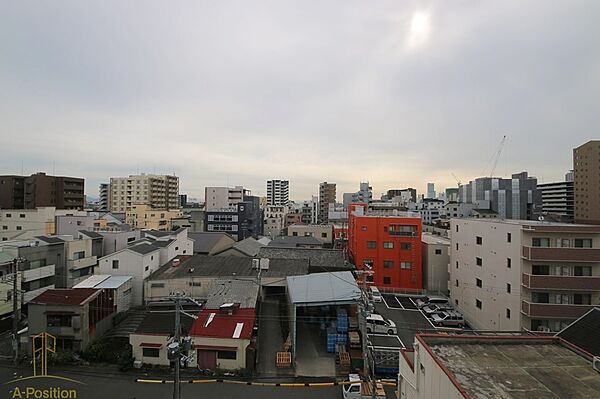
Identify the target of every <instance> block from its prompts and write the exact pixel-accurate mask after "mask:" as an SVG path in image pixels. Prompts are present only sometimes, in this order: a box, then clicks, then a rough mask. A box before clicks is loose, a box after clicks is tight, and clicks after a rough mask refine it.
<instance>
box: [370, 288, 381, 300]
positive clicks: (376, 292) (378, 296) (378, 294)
mask: <svg viewBox="0 0 600 399" xmlns="http://www.w3.org/2000/svg"><path fill="white" fill-rule="evenodd" d="M370 289H371V298H373V302H383V297H382V296H381V292H379V289H377V287H370Z"/></svg>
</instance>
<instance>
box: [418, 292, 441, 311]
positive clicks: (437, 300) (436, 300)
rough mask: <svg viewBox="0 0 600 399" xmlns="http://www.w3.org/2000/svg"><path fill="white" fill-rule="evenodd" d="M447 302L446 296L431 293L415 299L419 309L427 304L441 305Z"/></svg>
mask: <svg viewBox="0 0 600 399" xmlns="http://www.w3.org/2000/svg"><path fill="white" fill-rule="evenodd" d="M447 303H448V298H446V297H445V296H438V295H431V296H426V297H423V298H419V299H417V300H416V301H415V304H416V305H417V307H418V308H419V309H421V308H423V307H425V306H427V305H443V304H447Z"/></svg>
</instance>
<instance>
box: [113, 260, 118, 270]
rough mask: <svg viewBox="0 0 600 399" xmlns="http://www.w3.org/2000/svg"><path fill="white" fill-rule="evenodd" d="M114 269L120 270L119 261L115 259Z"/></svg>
mask: <svg viewBox="0 0 600 399" xmlns="http://www.w3.org/2000/svg"><path fill="white" fill-rule="evenodd" d="M112 268H113V269H118V268H119V260H118V259H115V260H113V261H112Z"/></svg>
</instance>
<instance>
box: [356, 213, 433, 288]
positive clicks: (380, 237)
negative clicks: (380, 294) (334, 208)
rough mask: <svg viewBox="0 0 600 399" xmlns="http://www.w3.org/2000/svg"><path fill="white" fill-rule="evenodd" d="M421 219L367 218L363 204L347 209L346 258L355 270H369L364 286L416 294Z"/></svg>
mask: <svg viewBox="0 0 600 399" xmlns="http://www.w3.org/2000/svg"><path fill="white" fill-rule="evenodd" d="M421 230H422V226H421V218H420V217H409V216H406V217H404V216H383V215H381V216H380V215H377V213H372V214H368V207H367V205H366V204H350V205H348V255H349V257H350V261H351V262H353V263H354V264H355V265H356V267H357V269H359V270H361V269H364V268H365V266H364V265H369V266H371V267H372V270H373V274H372V276H367V282H372V283H373V285H375V286H377V287H382V288H397V289H406V290H420V289H422V288H423V272H422V268H421V245H422V244H421Z"/></svg>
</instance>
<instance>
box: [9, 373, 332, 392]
mask: <svg viewBox="0 0 600 399" xmlns="http://www.w3.org/2000/svg"><path fill="white" fill-rule="evenodd" d="M51 372H52V374H53V375H56V376H60V377H66V378H71V379H75V380H78V381H80V382H81V383H76V382H72V381H67V380H64V379H56V378H35V379H29V380H22V381H18V382H9V381H11V380H13V379H14V378H15V376H14V375H13V370H12V369H11V368H10V367H6V366H1V367H0V381H2V384H3V385H0V398H19V397H21V398H27V396H26V392H27V389H28V388H29V389H30V390H33V389H41V390H50V389H52V388H55V389H56V388H60V389H61V390H63V391H67V392H65V393H64V394H66V393H68V391H69V390H75V391H76V396H75V397H76V398H77V399H121V398H122V399H133V398H135V399H142V398H143V399H146V398H148V399H165V398H172V395H173V385H171V384H139V383H136V382H135V381H134V380H133V377H131V376H128V375H125V374H122V375H111V374H106V375H104V374H102V375H100V374H94V375H90V374H86V375H83V374H80V373H72V372H66V371H61V370H58V369H56V368H53V369H52V370H51ZM30 374H31V373H30V372H28V373H27V375H30ZM181 387H182V389H181V398H182V399H192V398H194V399H197V398H218V399H228V398H236V399H237V398H244V399H259V398H261V399H262V398H284V399H287V398H289V399H300V398H315V399H326V398H337V399H339V398H340V397H341V389H342V388H341V387H339V386H338V387H324V388H321V387H304V388H281V387H260V386H248V385H233V384H222V383H210V384H191V385H190V384H182V385H181ZM17 389H18V391H17ZM47 392H49V394H50V395H52V392H50V391H47ZM55 392H56V391H55ZM19 394H20V395H21V396H19ZM34 397H35V396H33V395H31V396H29V398H34ZM40 397H44V396H40ZM47 397H48V398H53V397H56V398H60V397H61V396H47ZM64 397H69V396H64ZM71 397H73V396H71Z"/></svg>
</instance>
